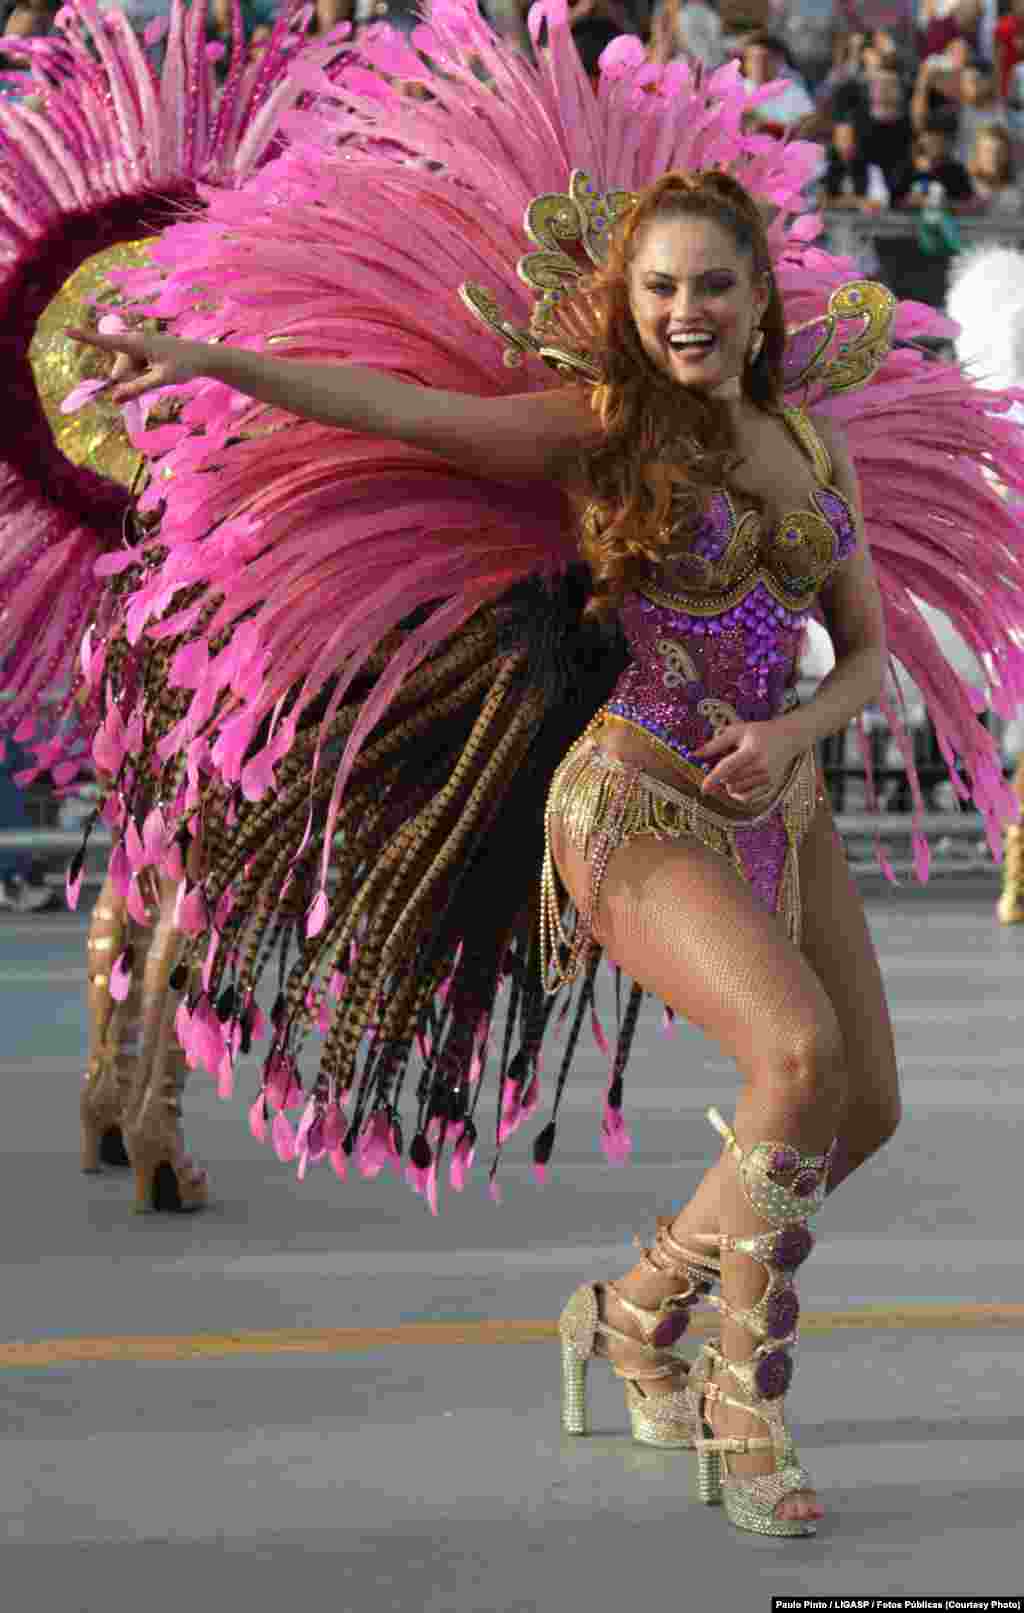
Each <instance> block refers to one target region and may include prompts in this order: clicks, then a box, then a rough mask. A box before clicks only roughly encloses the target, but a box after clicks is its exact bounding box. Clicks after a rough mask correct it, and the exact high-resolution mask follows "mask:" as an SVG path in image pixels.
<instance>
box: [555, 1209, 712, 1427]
mask: <svg viewBox="0 0 1024 1613" xmlns="http://www.w3.org/2000/svg"><path fill="white" fill-rule="evenodd" d="M671 1221H672V1218H671V1217H670V1216H661V1217H659V1218H658V1223H657V1226H658V1230H657V1235H656V1237H655V1242H654V1245H653V1246H652V1248H650V1249H643V1259H644V1261H645V1263H646V1264H647V1265H649V1266H650V1268H651V1270H652V1271H657V1272H659V1273H660V1274H662V1275H665V1274H670V1275H672V1276H675V1277H679V1278H682V1279H683V1281H684V1282H685V1284H686V1286H685V1288H684V1289H683V1290H682V1291H681V1292H680V1293H678V1294H672V1295H670V1296H669V1298H668V1299H665V1300H663V1301H662V1303H661V1304H660V1305H659V1306H658V1307H657V1308H656V1309H648V1308H646V1307H644V1306H642V1305H636V1304H634V1303H633V1301H632V1300H629V1299H627V1298H626V1297H625V1295H624V1294H622V1293H621V1292H620V1291H619V1289H618V1288H617V1287H616V1285H615V1284H614V1283H584V1284H583V1286H582V1287H580V1288H577V1289H576V1291H575V1293H574V1294H572V1295H571V1296H570V1298H569V1300H568V1302H567V1304H566V1306H565V1308H564V1309H563V1311H562V1314H561V1317H560V1318H559V1323H558V1332H559V1338H560V1342H561V1350H562V1427H563V1429H564V1430H565V1432H566V1433H567V1434H587V1433H589V1431H590V1422H589V1415H588V1407H587V1369H588V1367H589V1364H590V1362H591V1360H593V1359H594V1358H595V1357H600V1358H601V1359H602V1360H607V1361H608V1363H609V1365H610V1366H611V1368H612V1371H613V1372H614V1373H615V1375H616V1377H618V1378H622V1379H623V1380H624V1382H625V1393H626V1409H627V1412H628V1414H629V1420H630V1427H631V1428H632V1432H633V1438H634V1439H635V1440H636V1441H637V1443H638V1444H641V1445H654V1446H657V1447H659V1448H660V1449H662V1450H692V1449H693V1448H694V1440H695V1438H696V1433H697V1424H696V1421H695V1417H694V1411H693V1407H692V1405H691V1403H690V1402H689V1401H688V1400H687V1399H686V1397H685V1392H684V1390H683V1389H682V1388H680V1389H674V1390H668V1391H667V1392H666V1393H664V1394H648V1392H647V1391H646V1390H645V1389H644V1387H643V1385H644V1383H647V1382H653V1381H656V1380H658V1379H661V1378H668V1377H673V1376H677V1375H678V1374H679V1373H680V1372H681V1371H683V1370H685V1368H686V1366H687V1364H688V1363H687V1361H686V1358H685V1356H683V1355H682V1354H681V1353H679V1352H678V1351H677V1350H676V1345H677V1344H678V1341H679V1340H680V1338H681V1337H682V1335H683V1334H684V1333H685V1332H686V1329H687V1327H688V1326H689V1321H690V1312H691V1310H692V1309H693V1307H694V1306H695V1305H697V1304H699V1303H700V1300H701V1299H702V1298H703V1296H704V1295H705V1294H706V1293H707V1292H708V1291H709V1290H710V1288H711V1285H712V1283H713V1282H714V1281H715V1279H716V1278H717V1276H718V1274H719V1268H718V1262H717V1261H716V1260H714V1259H713V1257H711V1256H697V1255H694V1254H692V1253H691V1252H690V1251H689V1250H688V1249H684V1248H683V1246H682V1244H680V1243H678V1242H677V1241H676V1239H675V1238H673V1237H672V1234H671V1232H670V1231H669V1227H670V1226H671ZM634 1242H635V1243H636V1244H637V1245H638V1246H639V1247H641V1248H643V1245H642V1244H641V1243H640V1240H639V1238H637V1239H634ZM607 1293H612V1294H614V1296H615V1298H616V1299H617V1301H618V1303H619V1304H620V1305H621V1306H622V1308H623V1310H625V1311H626V1313H627V1314H628V1315H629V1316H630V1317H631V1318H632V1319H633V1321H635V1322H636V1324H637V1327H638V1329H639V1332H640V1336H639V1338H637V1337H635V1336H634V1335H632V1334H629V1333H623V1332H622V1331H621V1330H620V1329H618V1328H615V1327H612V1326H611V1325H610V1324H609V1323H608V1322H607V1321H606V1320H605V1315H604V1313H605V1296H606V1294H607ZM606 1340H611V1341H614V1342H615V1343H618V1344H625V1345H627V1346H628V1347H629V1349H630V1351H632V1352H634V1353H635V1352H637V1351H640V1352H641V1353H642V1354H643V1355H644V1356H646V1358H647V1359H648V1360H649V1361H650V1363H651V1370H650V1371H645V1372H638V1371H637V1370H636V1369H635V1368H633V1367H628V1368H627V1367H622V1366H619V1365H616V1362H615V1359H614V1356H613V1355H612V1353H611V1347H610V1345H609V1344H608V1343H606V1342H604V1341H606Z"/></svg>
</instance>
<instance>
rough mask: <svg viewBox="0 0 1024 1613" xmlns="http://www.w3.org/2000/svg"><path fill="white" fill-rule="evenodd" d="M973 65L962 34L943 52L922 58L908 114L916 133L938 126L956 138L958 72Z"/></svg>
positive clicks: (957, 127) (958, 99)
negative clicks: (961, 36)
mask: <svg viewBox="0 0 1024 1613" xmlns="http://www.w3.org/2000/svg"><path fill="white" fill-rule="evenodd" d="M973 65H974V59H973V57H972V55H971V49H970V46H969V45H968V44H967V41H966V40H965V39H962V38H957V39H954V40H953V42H952V43H951V44H950V46H949V48H948V49H947V50H946V51H945V52H944V53H942V54H936V55H933V56H928V57H926V58H925V60H924V61H923V62H922V63H921V66H920V67H919V68H918V72H917V80H916V82H915V84H914V93H913V95H912V96H911V99H910V116H911V118H912V119H913V123H914V128H915V130H916V131H917V132H918V133H920V132H921V130H922V129H926V128H939V127H941V128H943V129H945V131H946V133H947V135H948V136H949V138H950V141H951V142H953V143H955V142H956V140H957V138H958V137H959V133H960V80H961V75H962V74H963V73H964V72H965V71H966V70H967V69H968V68H969V67H972V66H973Z"/></svg>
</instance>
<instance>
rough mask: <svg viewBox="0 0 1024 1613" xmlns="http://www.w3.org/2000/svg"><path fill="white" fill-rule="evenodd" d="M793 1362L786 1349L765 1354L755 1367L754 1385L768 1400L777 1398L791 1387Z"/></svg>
mask: <svg viewBox="0 0 1024 1613" xmlns="http://www.w3.org/2000/svg"><path fill="white" fill-rule="evenodd" d="M792 1376H793V1363H792V1361H791V1360H790V1359H789V1356H788V1355H787V1354H786V1352H785V1350H773V1351H772V1352H771V1354H770V1355H763V1356H762V1357H761V1359H760V1361H759V1362H758V1363H757V1366H756V1367H755V1369H754V1386H755V1388H756V1389H757V1392H758V1394H759V1395H763V1396H764V1397H765V1399H766V1400H777V1399H778V1398H779V1396H780V1395H784V1394H785V1393H786V1390H787V1389H788V1388H789V1384H790V1379H791V1378H792Z"/></svg>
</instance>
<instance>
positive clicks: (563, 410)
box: [68, 328, 601, 479]
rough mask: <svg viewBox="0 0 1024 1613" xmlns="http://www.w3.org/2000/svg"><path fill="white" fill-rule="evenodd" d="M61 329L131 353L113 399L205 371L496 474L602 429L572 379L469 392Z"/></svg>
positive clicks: (558, 452) (300, 409)
mask: <svg viewBox="0 0 1024 1613" xmlns="http://www.w3.org/2000/svg"><path fill="white" fill-rule="evenodd" d="M68 335H69V336H71V337H73V338H74V340H76V341H81V342H86V343H88V344H89V345H91V346H93V347H99V348H102V349H104V350H105V351H107V352H112V353H120V354H124V355H127V356H128V357H129V358H131V359H132V361H133V364H134V366H135V368H136V373H137V378H136V379H132V380H130V381H122V382H121V383H120V384H119V385H118V386H117V387H116V389H115V390H114V391H113V393H112V394H111V396H112V398H113V400H114V401H115V402H117V403H125V402H127V401H128V400H129V399H131V398H137V397H141V396H142V395H143V394H144V393H146V392H151V391H153V390H154V389H155V388H156V387H163V386H171V385H174V384H177V383H180V382H183V381H192V380H196V379H197V378H199V377H200V376H205V377H209V378H210V379H211V380H216V381H223V382H224V383H225V385H227V386H230V387H233V388H234V389H235V390H236V391H238V392H242V393H244V394H245V395H246V397H250V398H255V399H256V400H257V401H258V402H260V403H269V404H272V405H274V406H275V407H276V408H279V409H284V410H287V412H288V413H290V414H296V415H299V416H301V417H302V418H303V419H306V420H315V421H317V422H318V423H319V424H321V425H325V426H339V427H342V428H345V429H347V430H349V431H360V432H367V433H370V434H371V435H376V436H380V437H385V438H390V439H392V440H396V441H399V442H407V443H411V444H413V445H414V446H415V447H417V448H426V449H428V450H429V451H430V452H431V453H435V454H439V455H440V456H441V457H442V458H443V459H446V460H448V461H449V462H450V463H453V464H457V465H459V466H460V467H462V468H464V469H466V470H470V471H474V472H477V473H479V474H483V475H486V476H490V477H496V478H498V479H506V478H508V479H512V478H529V479H544V478H546V477H549V476H553V475H556V474H557V473H558V471H559V469H560V468H561V466H562V464H563V463H564V462H565V460H566V458H567V457H570V456H571V455H572V453H573V450H574V449H576V448H577V447H581V446H582V445H583V444H584V443H585V442H586V441H588V440H591V439H593V438H594V437H595V436H597V435H598V434H599V432H600V429H601V428H600V424H599V422H598V421H597V419H596V417H595V416H594V415H593V414H592V412H591V410H590V406H589V401H588V394H587V391H586V389H585V388H584V387H581V386H561V387H553V388H551V389H550V390H549V391H544V392H527V393H515V394H513V395H511V396H509V397H503V398H478V397H473V396H472V395H471V394H469V393H464V392H445V391H441V390H439V389H436V388H433V387H425V386H415V385H411V384H409V383H408V382H405V381H397V380H396V379H395V378H394V376H391V375H387V374H385V373H384V372H383V371H381V370H373V369H368V368H365V367H363V366H362V365H355V364H323V363H305V362H303V361H302V360H300V359H288V358H280V357H277V356H274V355H270V354H266V353H251V352H247V351H246V350H245V349H244V348H240V347H231V346H230V345H228V344H226V343H222V342H184V341H180V340H179V339H178V338H177V337H174V336H161V335H150V334H148V333H146V334H144V333H136V332H128V331H126V332H122V333H118V334H116V335H110V336H107V335H100V334H99V333H98V332H94V331H86V330H81V329H78V328H69V330H68Z"/></svg>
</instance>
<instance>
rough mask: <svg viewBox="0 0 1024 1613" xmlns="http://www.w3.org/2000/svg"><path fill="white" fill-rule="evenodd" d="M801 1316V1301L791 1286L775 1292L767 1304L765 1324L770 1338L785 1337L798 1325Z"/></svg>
mask: <svg viewBox="0 0 1024 1613" xmlns="http://www.w3.org/2000/svg"><path fill="white" fill-rule="evenodd" d="M799 1317H800V1301H799V1300H798V1299H797V1297H796V1295H795V1294H794V1292H793V1290H792V1289H791V1288H784V1289H783V1290H782V1292H781V1293H778V1294H773V1295H772V1297H771V1299H770V1300H769V1301H768V1303H767V1305H766V1306H765V1326H766V1327H767V1329H768V1337H769V1338H770V1339H785V1338H788V1337H789V1335H790V1333H792V1331H793V1329H794V1328H795V1327H796V1324H797V1321H798V1320H799Z"/></svg>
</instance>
